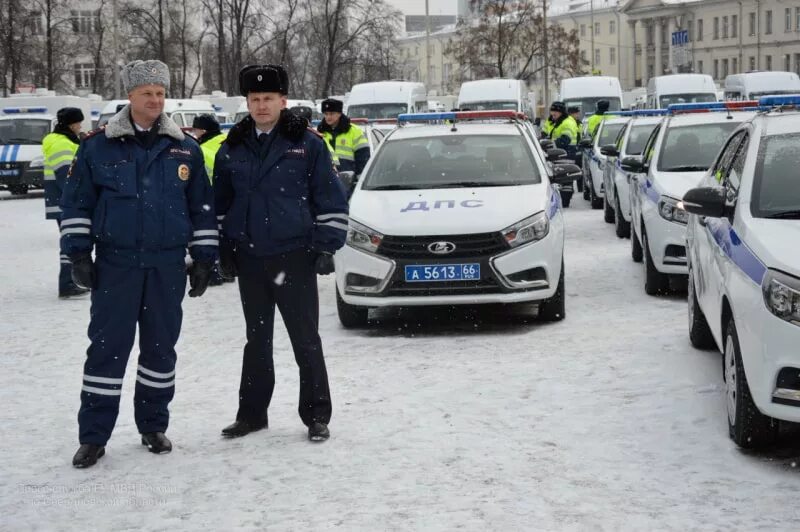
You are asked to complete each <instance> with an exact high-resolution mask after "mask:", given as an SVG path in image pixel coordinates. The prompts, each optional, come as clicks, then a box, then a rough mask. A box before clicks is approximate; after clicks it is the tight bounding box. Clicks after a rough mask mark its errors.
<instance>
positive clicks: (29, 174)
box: [0, 162, 44, 187]
mask: <svg viewBox="0 0 800 532" xmlns="http://www.w3.org/2000/svg"><path fill="white" fill-rule="evenodd" d="M28 165H29V163H27V162H23V163H20V162H17V163H0V186H6V187H8V186H14V185H29V186H32V187H42V186H44V169H43V168H42V167H38V168H30V167H29V166H28ZM9 172H16V175H3V174H6V173H9Z"/></svg>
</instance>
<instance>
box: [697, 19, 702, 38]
mask: <svg viewBox="0 0 800 532" xmlns="http://www.w3.org/2000/svg"><path fill="white" fill-rule="evenodd" d="M697 40H698V41H702V40H703V19H697Z"/></svg>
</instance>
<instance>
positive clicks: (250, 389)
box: [214, 65, 348, 441]
mask: <svg viewBox="0 0 800 532" xmlns="http://www.w3.org/2000/svg"><path fill="white" fill-rule="evenodd" d="M239 87H240V89H241V93H242V95H243V96H245V97H247V107H248V110H249V111H250V115H249V116H247V117H245V118H244V119H242V120H241V121H240V122H239V123H238V124H236V125H235V126H234V127H233V128H232V129H231V131H230V132H229V133H228V139H227V140H226V141H225V142H224V143H223V145H222V148H221V149H220V151H219V153H218V154H217V160H216V165H215V169H214V188H215V193H216V209H217V218H218V220H219V221H220V223H221V227H222V250H221V256H220V259H221V266H222V273H223V276H226V277H227V276H231V275H238V277H239V294H240V297H241V299H242V309H243V311H244V318H245V322H246V324H247V329H246V330H247V344H246V345H245V347H244V356H243V362H242V378H241V382H240V384H239V411H238V412H237V414H236V421H235V422H234V423H233V424H232V425H230V426H228V427H225V428H224V429H223V430H222V434H223V436H225V437H231V438H233V437H239V436H244V435H246V434H249V433H250V432H254V431H257V430H260V429H263V428H265V427H267V425H268V419H267V409H268V407H269V403H270V400H271V398H272V391H273V389H274V387H275V373H274V366H273V360H272V335H273V321H274V317H275V307H276V306H277V308H278V310H280V312H281V316H282V317H283V323H284V324H285V325H286V329H287V331H288V333H289V337H290V339H291V343H292V348H293V350H294V356H295V360H296V361H297V365H298V366H299V368H300V404H299V406H298V411H299V414H300V418H301V419H302V421H303V423H304V424H305V425H306V427H308V438H309V439H310V440H311V441H323V440H326V439H328V437H329V431H328V422H329V421H330V418H331V397H330V391H329V386H328V373H327V369H326V367H325V359H324V357H323V353H322V342H321V341H320V338H319V332H318V323H319V300H318V293H317V277H316V276H317V274H321V275H327V274H330V273H332V272H333V268H334V267H333V253H334V252H335V251H336V250H337V249H339V248H340V247H342V246H343V245H344V241H345V237H346V236H347V227H348V210H347V200H346V198H345V191H344V188H343V187H342V185H341V183H340V181H339V178H338V176H337V175H336V172H335V171H334V168H333V164H332V161H331V156H330V152H329V151H328V148H327V147H326V146H325V143H324V141H323V140H322V138H320V136H319V135H318V134H317V133H316V132H315V131H314V130H311V129H307V122H306V120H305V119H304V118H301V117H298V116H297V115H295V114H293V113H291V112H290V111H288V110H287V109H286V102H287V96H286V95H287V93H288V87H289V79H288V75H287V73H286V71H285V70H284V69H283V67H281V66H277V65H258V66H247V67H244V68H243V69H242V70H241V72H240V73H239Z"/></svg>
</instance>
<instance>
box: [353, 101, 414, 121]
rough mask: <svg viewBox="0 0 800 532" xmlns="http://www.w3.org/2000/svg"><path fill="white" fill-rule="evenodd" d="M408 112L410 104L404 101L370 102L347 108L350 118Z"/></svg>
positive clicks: (380, 116) (391, 116) (392, 115)
mask: <svg viewBox="0 0 800 532" xmlns="http://www.w3.org/2000/svg"><path fill="white" fill-rule="evenodd" d="M420 111H422V109H420ZM407 112H408V106H407V105H406V104H404V103H369V104H362V105H351V106H349V107H348V108H347V116H349V117H350V118H397V115H399V114H403V113H407Z"/></svg>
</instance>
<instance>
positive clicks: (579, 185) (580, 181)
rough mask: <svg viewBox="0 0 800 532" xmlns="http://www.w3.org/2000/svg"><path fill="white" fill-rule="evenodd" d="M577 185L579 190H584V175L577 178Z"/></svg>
mask: <svg viewBox="0 0 800 532" xmlns="http://www.w3.org/2000/svg"><path fill="white" fill-rule="evenodd" d="M575 186H576V187H578V188H577V190H578V192H583V177H581V178H580V179H576V180H575Z"/></svg>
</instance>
